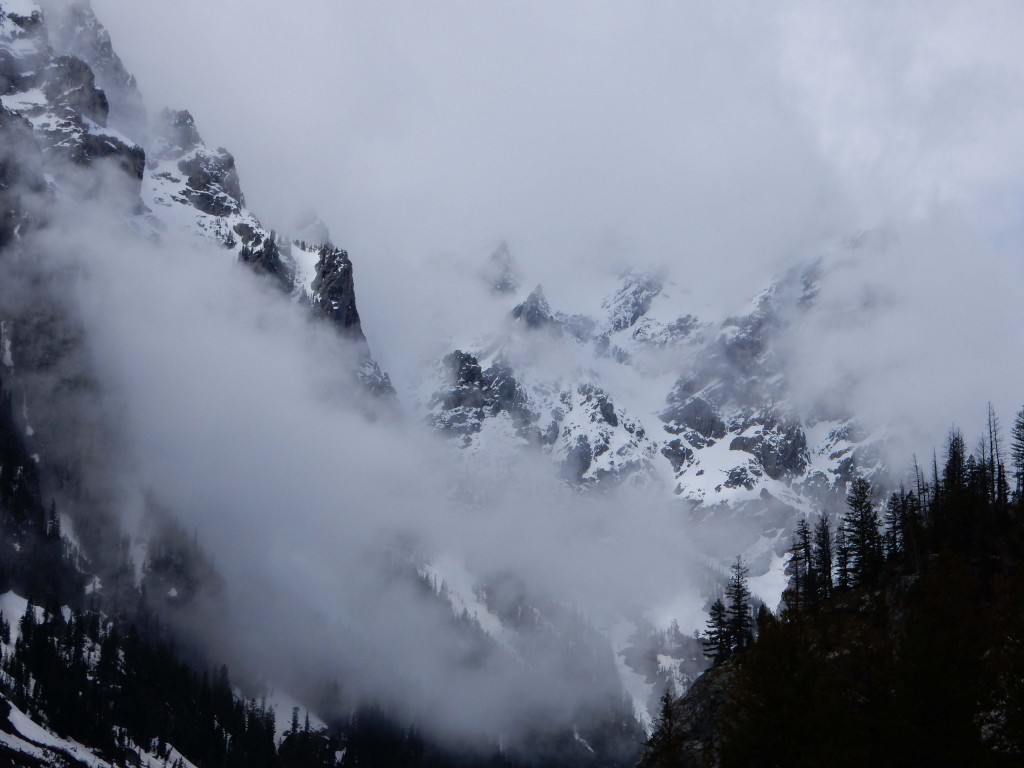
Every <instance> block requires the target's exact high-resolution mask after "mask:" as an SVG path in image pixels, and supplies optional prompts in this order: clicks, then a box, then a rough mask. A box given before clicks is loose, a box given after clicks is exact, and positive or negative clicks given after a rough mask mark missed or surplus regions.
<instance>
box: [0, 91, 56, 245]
mask: <svg viewBox="0 0 1024 768" xmlns="http://www.w3.org/2000/svg"><path fill="white" fill-rule="evenodd" d="M46 192H47V186H46V180H45V178H44V176H43V155H42V152H40V150H39V145H38V144H37V143H36V140H35V137H34V136H33V135H32V126H31V124H30V123H29V122H28V120H26V119H25V118H23V117H20V116H19V115H16V114H14V113H13V112H11V111H10V110H8V109H6V108H5V107H3V106H2V105H0V249H2V248H4V247H5V246H6V245H7V244H8V243H10V242H11V241H12V240H14V239H15V238H16V237H17V236H18V235H19V234H21V233H23V232H24V231H25V229H26V228H28V227H30V226H32V225H33V224H35V223H38V222H39V221H40V220H41V215H42V214H41V211H40V210H39V208H40V205H39V203H40V202H41V201H42V199H43V196H44V195H45V194H46Z"/></svg>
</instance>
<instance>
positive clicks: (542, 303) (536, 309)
mask: <svg viewBox="0 0 1024 768" xmlns="http://www.w3.org/2000/svg"><path fill="white" fill-rule="evenodd" d="M512 319H513V320H515V321H516V322H521V323H523V324H525V325H526V327H527V328H530V329H531V330H539V329H541V328H550V327H555V328H558V327H559V326H558V323H557V321H556V320H555V318H554V316H553V315H552V314H551V307H550V306H548V301H547V299H545V298H544V289H543V288H542V287H541V286H539V285H538V286H537V287H536V288H534V289H533V292H532V293H531V294H530V295H529V296H527V297H526V298H525V299H524V300H523V301H522V302H520V303H519V304H517V305H516V306H515V307H514V308H513V309H512Z"/></svg>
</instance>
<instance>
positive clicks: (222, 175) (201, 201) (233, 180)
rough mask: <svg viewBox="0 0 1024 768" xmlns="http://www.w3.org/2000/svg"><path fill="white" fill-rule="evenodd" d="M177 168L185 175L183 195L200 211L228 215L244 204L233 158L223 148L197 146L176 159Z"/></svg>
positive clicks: (214, 214)
mask: <svg viewBox="0 0 1024 768" xmlns="http://www.w3.org/2000/svg"><path fill="white" fill-rule="evenodd" d="M178 170H179V171H181V172H182V173H183V174H185V176H186V177H187V181H186V182H185V191H184V194H185V197H186V198H188V200H189V202H190V203H192V205H194V206H195V207H196V208H197V209H199V210H200V211H202V212H203V213H208V214H210V215H211V216H228V215H230V214H232V213H238V212H239V211H240V210H241V209H242V207H243V206H244V205H245V198H244V197H243V196H242V185H241V182H240V181H239V179H238V171H237V170H236V169H235V158H234V156H232V154H231V153H230V152H228V151H227V150H226V149H223V148H221V149H218V150H216V151H211V150H208V149H205V148H203V149H199V150H197V151H196V153H195V154H194V155H192V156H190V157H185V158H183V159H182V160H179V161H178Z"/></svg>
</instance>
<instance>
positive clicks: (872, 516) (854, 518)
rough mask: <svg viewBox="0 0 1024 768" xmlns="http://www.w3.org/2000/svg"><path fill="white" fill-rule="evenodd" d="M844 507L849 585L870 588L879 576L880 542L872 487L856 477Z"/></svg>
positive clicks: (880, 560)
mask: <svg viewBox="0 0 1024 768" xmlns="http://www.w3.org/2000/svg"><path fill="white" fill-rule="evenodd" d="M846 506H847V512H846V515H845V517H844V518H843V528H844V529H845V532H846V535H847V537H848V546H849V569H850V574H851V577H852V578H851V585H852V586H855V587H863V586H870V585H872V584H874V583H875V581H876V580H877V578H878V576H879V574H880V572H881V562H882V539H881V535H880V533H879V531H878V524H879V520H878V513H877V512H876V511H875V505H874V503H873V502H872V500H871V484H870V483H869V482H868V481H867V480H865V479H864V478H862V477H858V478H857V479H856V480H854V481H853V484H852V486H851V487H850V493H849V495H847V497H846Z"/></svg>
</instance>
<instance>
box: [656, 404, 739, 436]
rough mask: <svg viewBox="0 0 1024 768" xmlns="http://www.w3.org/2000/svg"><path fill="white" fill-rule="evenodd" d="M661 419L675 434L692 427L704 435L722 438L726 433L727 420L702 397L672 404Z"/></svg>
mask: <svg viewBox="0 0 1024 768" xmlns="http://www.w3.org/2000/svg"><path fill="white" fill-rule="evenodd" d="M661 419H662V421H664V422H665V423H666V429H667V430H668V431H669V432H671V433H675V434H678V433H679V432H682V431H683V430H685V429H692V430H693V431H694V432H697V433H698V434H700V435H702V436H703V437H706V438H711V439H714V440H720V439H721V438H723V437H725V433H726V429H725V422H724V421H722V419H721V417H720V416H719V415H718V412H717V411H715V409H714V408H713V407H711V405H710V403H708V402H707V400H704V399H703V398H701V397H694V398H692V399H690V400H686V401H685V402H683V403H682V404H675V405H672V406H671V407H670V408H668V409H667V410H665V411H664V412H663V413H662V414H661Z"/></svg>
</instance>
